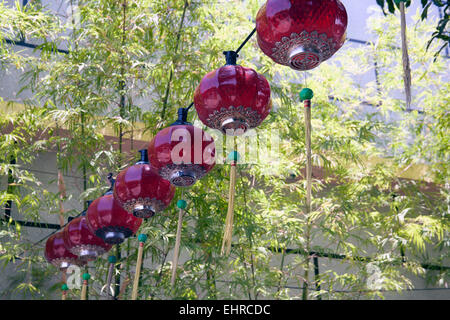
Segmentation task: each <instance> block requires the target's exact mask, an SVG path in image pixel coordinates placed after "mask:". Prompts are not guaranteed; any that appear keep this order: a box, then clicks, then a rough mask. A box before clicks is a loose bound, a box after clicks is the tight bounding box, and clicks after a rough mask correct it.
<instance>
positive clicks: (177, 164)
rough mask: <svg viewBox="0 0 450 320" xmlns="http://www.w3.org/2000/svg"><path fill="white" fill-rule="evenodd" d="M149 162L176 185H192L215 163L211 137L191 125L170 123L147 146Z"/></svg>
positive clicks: (213, 145)
mask: <svg viewBox="0 0 450 320" xmlns="http://www.w3.org/2000/svg"><path fill="white" fill-rule="evenodd" d="M148 154H149V159H150V164H151V165H152V167H154V168H155V169H156V170H157V171H158V173H159V175H160V176H161V177H162V178H164V179H166V180H169V181H170V183H171V184H173V185H174V186H177V187H186V186H190V185H193V184H194V183H195V182H196V181H197V180H198V179H201V178H202V177H203V176H204V175H205V174H206V173H208V172H209V171H210V170H211V169H212V168H213V167H214V165H215V158H214V157H215V144H214V140H213V138H212V137H211V136H210V135H209V134H207V133H206V132H204V131H203V130H202V129H200V128H197V127H194V126H193V125H191V124H180V125H172V126H170V127H167V128H165V129H163V130H161V131H160V132H158V134H157V135H156V136H155V137H154V138H153V140H152V141H150V144H149V146H148Z"/></svg>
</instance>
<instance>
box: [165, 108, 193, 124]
mask: <svg viewBox="0 0 450 320" xmlns="http://www.w3.org/2000/svg"><path fill="white" fill-rule="evenodd" d="M187 115H188V108H178V119H177V121H175V122H174V123H172V124H171V125H170V126H178V125H183V124H187V125H192V123H190V122H188V121H187Z"/></svg>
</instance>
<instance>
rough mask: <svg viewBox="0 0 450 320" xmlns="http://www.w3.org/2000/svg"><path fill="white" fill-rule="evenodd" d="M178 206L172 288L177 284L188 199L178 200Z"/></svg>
mask: <svg viewBox="0 0 450 320" xmlns="http://www.w3.org/2000/svg"><path fill="white" fill-rule="evenodd" d="M177 206H178V208H179V210H178V226H177V236H176V239H175V248H174V250H173V261H172V277H171V279H170V285H171V286H172V288H173V287H174V286H175V281H176V278H177V267H178V257H179V255H180V245H181V230H182V228H183V215H184V209H185V208H186V201H184V200H178V202H177Z"/></svg>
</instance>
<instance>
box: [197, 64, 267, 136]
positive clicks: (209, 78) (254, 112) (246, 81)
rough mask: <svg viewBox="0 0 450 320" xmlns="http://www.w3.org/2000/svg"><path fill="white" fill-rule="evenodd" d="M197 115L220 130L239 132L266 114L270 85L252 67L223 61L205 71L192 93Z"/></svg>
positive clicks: (258, 122)
mask: <svg viewBox="0 0 450 320" xmlns="http://www.w3.org/2000/svg"><path fill="white" fill-rule="evenodd" d="M194 104H195V108H196V110H197V113H198V117H199V119H200V120H201V121H202V122H203V123H204V124H205V125H206V126H208V127H210V128H214V129H218V130H220V131H222V133H224V134H228V135H241V134H243V133H245V131H247V130H248V129H251V128H255V127H257V126H259V125H260V124H261V122H262V121H263V120H264V119H265V118H266V117H267V116H268V114H269V112H270V109H271V107H272V103H271V100H270V86H269V83H268V82H267V80H266V78H264V76H262V75H260V74H259V73H257V72H256V71H255V70H253V69H250V68H246V67H242V66H240V65H236V64H227V65H225V66H223V67H221V68H219V69H217V70H214V71H212V72H210V73H208V74H207V75H206V76H205V77H204V78H203V79H202V81H201V82H200V84H199V85H198V87H197V89H196V90H195V93H194Z"/></svg>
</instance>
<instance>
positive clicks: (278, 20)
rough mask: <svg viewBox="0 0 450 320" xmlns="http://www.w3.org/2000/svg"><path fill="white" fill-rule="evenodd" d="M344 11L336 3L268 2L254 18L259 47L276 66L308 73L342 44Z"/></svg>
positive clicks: (304, 0)
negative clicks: (288, 67) (307, 71)
mask: <svg viewBox="0 0 450 320" xmlns="http://www.w3.org/2000/svg"><path fill="white" fill-rule="evenodd" d="M346 30H347V11H346V10H345V7H344V5H343V4H342V3H341V2H340V1H339V0H267V2H266V4H265V5H264V6H263V7H262V8H261V9H260V10H259V12H258V15H257V16H256V31H257V39H258V45H259V47H260V48H261V50H262V51H263V52H264V53H265V54H266V55H268V56H269V57H271V58H272V59H273V60H274V61H275V62H276V63H279V64H282V65H286V66H290V67H291V68H293V69H295V70H310V69H313V68H315V67H317V66H318V65H319V64H320V63H321V62H323V61H325V60H327V59H329V58H330V57H331V56H332V55H333V54H335V53H336V51H337V50H339V48H341V47H342V45H343V44H344V42H345V37H346Z"/></svg>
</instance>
